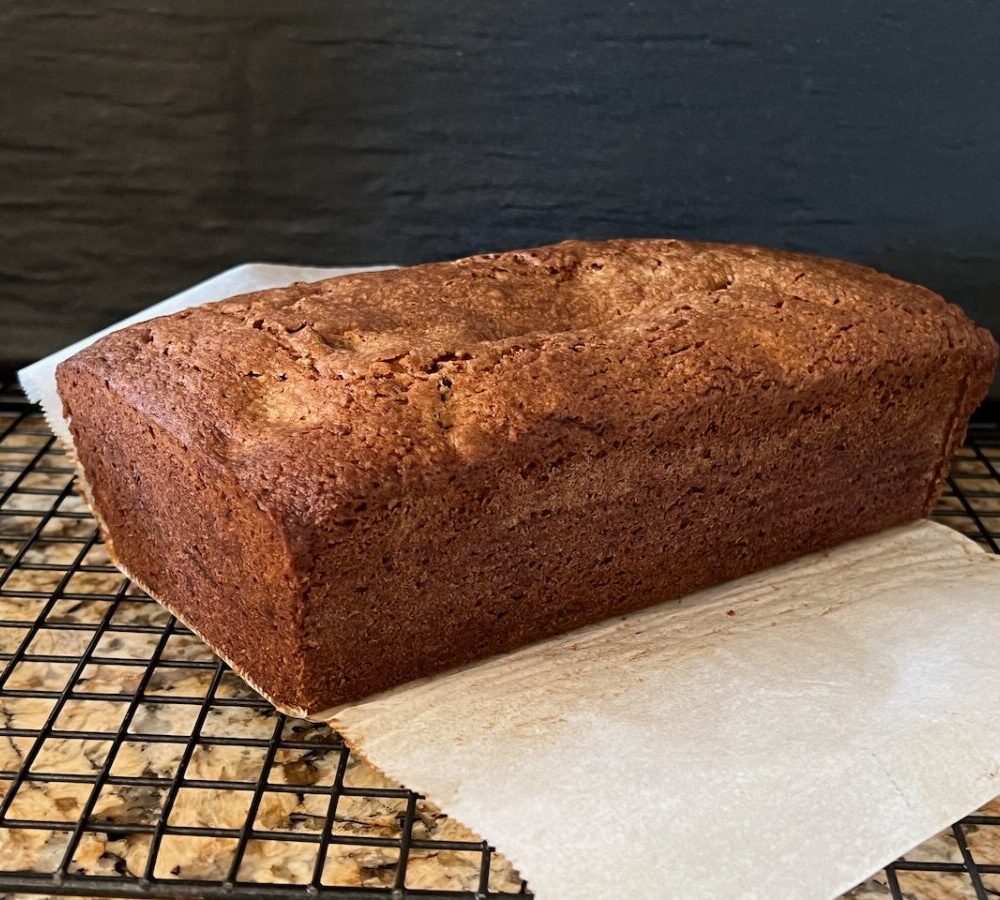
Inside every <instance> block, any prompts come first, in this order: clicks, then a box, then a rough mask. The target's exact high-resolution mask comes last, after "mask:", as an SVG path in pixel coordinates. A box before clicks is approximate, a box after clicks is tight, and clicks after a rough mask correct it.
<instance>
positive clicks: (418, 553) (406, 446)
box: [57, 240, 996, 710]
mask: <svg viewBox="0 0 1000 900" xmlns="http://www.w3.org/2000/svg"><path fill="white" fill-rule="evenodd" d="M995 359H996V346H995V344H994V343H993V341H992V339H991V338H990V337H989V335H988V334H987V332H985V331H983V330H982V329H976V328H975V327H974V326H973V325H972V323H970V322H969V321H968V319H966V318H965V316H964V315H963V314H962V313H961V312H960V311H959V310H958V309H957V308H956V307H954V306H951V305H949V304H947V303H945V301H943V300H942V299H941V298H940V297H938V296H937V295H936V294H933V293H932V292H930V291H928V290H926V289H924V288H920V287H916V286H913V285H909V284H905V283H903V282H900V281H897V280H895V279H892V278H890V277H888V276H885V275H882V274H879V273H877V272H874V271H872V270H869V269H864V268H861V267H858V266H853V265H849V264H846V263H840V262H834V261H829V260H821V259H816V258H812V257H806V256H802V255H797V254H791V253H778V252H772V251H766V250H761V249H759V248H754V247H743V246H731V245H711V244H689V243H684V242H680V241H671V240H625V241H611V242H605V243H594V244H588V243H582V242H568V243H564V244H560V245H556V246H553V247H543V248H539V249H537V250H531V251H522V252H513V253H505V254H490V255H485V256H479V257H472V258H470V259H467V260H460V261H458V262H454V263H440V264H434V265H427V266H418V267H414V268H410V269H400V270H395V271H390V272H379V273H371V274H365V275H353V276H346V277H342V278H336V279H330V280H327V281H321V282H317V283H315V284H310V285H302V284H299V285H293V286H292V287H289V288H285V289H281V290H277V291H267V292H263V293H258V294H251V295H246V296H243V297H236V298H233V299H231V300H227V301H224V302H222V303H216V304H209V305H207V306H204V307H200V308H197V309H194V310H189V311H186V312H183V313H178V314H176V315H173V316H169V317H165V318H162V319H156V320H153V321H151V322H146V323H142V324H140V325H136V326H133V327H131V328H127V329H124V330H122V331H120V332H117V333H115V334H112V335H109V336H108V337H106V338H104V339H102V340H101V341H99V342H97V343H96V344H94V345H93V346H91V347H90V348H88V349H87V350H85V351H83V352H82V353H80V354H78V355H77V356H75V357H73V358H72V359H70V360H67V361H66V362H65V363H63V364H62V366H60V368H59V371H58V373H57V374H58V380H59V386H60V393H61V396H62V397H63V400H64V403H65V405H66V408H67V413H68V415H69V418H70V422H71V428H72V430H73V435H74V440H75V441H76V444H77V449H78V452H79V454H80V458H81V462H82V465H83V467H84V470H85V471H86V473H87V477H88V480H89V481H90V483H91V487H92V491H93V495H94V497H93V499H94V503H95V505H96V507H97V509H98V512H99V513H100V515H101V517H102V519H103V520H104V521H105V523H106V526H107V529H108V531H109V533H110V535H111V537H112V539H113V540H114V544H115V548H116V552H117V554H118V556H119V558H120V560H121V563H122V565H124V566H125V567H127V568H129V569H130V570H131V571H133V572H134V573H135V574H136V575H137V576H138V577H139V579H140V580H141V581H142V582H143V583H144V584H147V585H149V587H150V589H151V590H152V591H153V592H154V594H155V595H156V596H158V597H161V598H162V599H163V600H164V602H165V603H167V604H168V605H169V606H170V607H171V608H172V609H175V610H176V611H178V612H179V613H180V614H181V616H182V617H183V618H184V619H185V620H186V621H188V622H189V623H190V624H191V625H192V627H194V628H195V629H196V630H198V631H199V632H200V633H201V634H202V635H203V636H204V637H205V638H206V639H207V640H208V641H209V643H210V644H212V645H213V646H214V647H216V648H217V649H219V650H220V652H222V654H223V655H224V656H225V657H226V658H227V659H229V660H231V661H233V662H234V663H236V664H237V665H238V666H239V668H240V669H241V670H243V671H245V672H246V673H247V674H248V676H249V677H250V678H251V679H252V680H253V681H254V682H255V683H257V684H258V685H260V686H261V687H262V688H263V689H264V691H265V693H267V694H268V695H269V696H271V697H273V698H275V699H276V700H277V701H278V702H279V703H280V704H281V705H283V706H286V707H290V708H302V709H308V710H316V709H320V708H325V707H329V706H332V705H335V704H336V703H339V702H341V701H344V700H349V699H356V698H358V697H360V696H363V695H364V694H367V693H370V692H373V691H378V690H382V689H384V688H387V687H390V686H392V685H394V684H396V683H399V682H401V681H403V680H406V679H409V678H412V677H418V676H422V675H427V674H430V673H432V672H434V671H439V670H441V669H443V668H447V667H450V666H454V665H458V664H461V663H464V662H468V661H470V660H472V659H476V658H479V657H482V656H484V655H487V654H489V653H493V652H499V651H503V650H507V649H510V648H512V647H515V646H518V645H520V644H523V643H525V642H527V641H530V640H534V639H538V638H540V637H544V636H546V635H548V634H552V633H556V632H559V631H564V630H567V629H569V628H573V627H578V626H580V625H583V624H587V623H588V622H592V621H596V620H597V619H600V618H603V617H606V616H608V615H612V614H614V613H617V612H625V611H628V610H630V609H636V608H640V607H642V606H645V605H649V604H650V603H654V602H657V601H659V600H664V599H668V598H670V597H675V596H679V595H681V594H683V593H686V592H688V591H691V590H695V589H698V588H701V587H704V586H707V585H709V584H712V583H715V582H718V581H721V580H723V579H725V578H730V577H735V576H738V575H742V574H745V573H747V572H749V571H752V570H753V569H756V568H760V567H762V566H765V565H771V564H775V563H778V562H781V561H783V560H786V559H788V558H790V557H792V556H795V555H798V554H801V553H806V552H810V551H812V550H815V549H818V548H819V547H822V546H825V545H828V544H831V543H834V542H837V541H840V540H845V539H847V538H850V537H854V536H858V535H861V534H865V533H869V532H872V531H875V530H878V529H880V528H883V527H886V526H888V525H892V524H897V523H899V522H902V521H905V520H907V519H911V518H916V517H919V516H921V515H925V514H926V513H927V512H928V510H929V508H930V504H931V503H932V502H933V498H934V496H935V495H936V492H937V491H938V490H939V489H940V484H941V481H942V477H943V474H944V469H945V466H946V464H947V458H948V454H949V453H950V450H951V449H952V448H953V447H954V446H955V444H956V443H957V441H959V440H960V439H961V435H962V433H963V432H964V428H965V424H966V421H967V418H968V416H969V414H970V413H971V410H972V409H973V408H974V406H975V405H976V404H977V403H978V402H979V401H980V400H981V398H982V396H983V395H984V393H985V391H986V388H987V385H988V384H989V381H990V377H991V373H992V369H993V366H994V364H995Z"/></svg>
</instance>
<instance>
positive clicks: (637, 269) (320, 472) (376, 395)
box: [59, 239, 993, 523]
mask: <svg viewBox="0 0 1000 900" xmlns="http://www.w3.org/2000/svg"><path fill="white" fill-rule="evenodd" d="M992 352H993V344H992V339H991V338H990V337H989V335H988V333H987V332H985V331H984V330H982V329H977V328H975V326H974V325H973V324H972V323H971V322H969V320H968V319H967V318H966V317H965V316H964V315H963V314H962V313H961V312H960V311H959V310H958V309H957V307H954V306H952V305H950V304H947V303H946V302H945V301H944V300H942V298H941V297H939V296H938V295H936V294H934V293H933V292H931V291H929V290H927V289H925V288H921V287H917V286H915V285H911V284H907V283H905V282H901V281H898V280H896V279H894V278H891V277H889V276H887V275H883V274H880V273H878V272H875V271H873V270H871V269H867V268H863V267H861V266H856V265H851V264H848V263H843V262H837V261H832V260H826V259H818V258H815V257H810V256H805V255H801V254H795V253H786V252H777V251H772V250H764V249H761V248H757V247H751V246H734V245H722V244H706V243H688V242H684V241H679V240H654V239H649V240H638V239H635V240H614V241H606V242H599V243H597V242H595V243H590V242H581V241H568V242H565V243H562V244H556V245H553V246H548V247H541V248H537V249H533V250H523V251H519V252H507V253H491V254H484V255H480V256H474V257H470V258H468V259H462V260H458V261H456V262H446V263H434V264H429V265H421V266H414V267H411V268H404V269H396V270H391V271H380V272H373V273H368V274H360V275H347V276H342V277H339V278H333V279H329V280H325V281H319V282H315V283H312V284H294V285H291V286H290V287H287V288H282V289H279V290H271V291H263V292H260V293H254V294H246V295H243V296H239V297H234V298H232V299H229V300H225V301H222V302H219V303H212V304H207V305H205V306H201V307H198V308H195V309H190V310H187V311H184V312H180V313H176V314H174V315H171V316H166V317H163V318H159V319H154V320H152V321H149V322H145V323H141V324H138V325H134V326H131V327H129V328H125V329H123V330H121V331H118V332H115V333H113V334H111V335H108V336H107V337H104V338H102V339H101V340H99V341H97V342H96V343H94V344H93V345H92V346H90V347H89V348H87V349H86V350H84V351H82V352H81V353H80V354H78V355H77V356H75V357H73V358H71V359H70V360H68V361H66V362H65V363H63V364H62V366H61V367H60V374H59V377H60V378H66V377H71V376H72V371H73V369H74V367H81V366H82V367H86V368H87V369H88V370H89V371H90V372H92V373H99V374H100V375H101V377H102V378H104V379H105V380H106V381H107V382H108V385H109V387H110V388H111V389H112V390H114V391H115V392H116V393H117V394H118V395H120V396H121V397H122V399H124V400H125V401H126V402H127V403H128V404H130V405H131V406H132V407H133V408H134V409H135V410H136V411H137V412H138V413H139V415H141V416H142V417H144V418H145V419H146V420H148V421H149V422H150V424H151V426H155V427H160V428H163V429H165V430H166V431H167V432H168V433H169V434H170V435H171V437H172V438H175V439H176V440H177V441H179V442H180V444H181V445H182V446H184V447H185V448H189V449H191V450H192V451H194V452H198V453H202V454H204V455H205V456H206V458H208V459H211V460H212V461H213V464H219V465H223V466H225V467H227V469H230V470H231V471H233V472H235V473H236V475H237V477H238V478H239V479H240V480H241V482H243V483H244V484H245V485H247V487H248V489H249V490H251V491H252V493H253V495H254V496H256V497H258V498H259V502H260V504H261V505H262V506H268V505H272V504H275V503H278V504H280V505H282V507H283V508H284V510H285V512H286V514H287V515H288V516H290V517H292V518H293V519H294V518H300V519H301V520H302V521H303V522H306V521H309V522H313V523H315V521H316V518H317V516H319V517H320V518H322V517H323V516H332V517H335V518H336V517H338V516H340V517H343V515H344V510H345V508H347V507H349V505H350V503H351V502H356V501H357V500H358V498H361V497H369V496H372V495H373V494H378V493H379V492H380V491H386V492H387V493H388V494H391V493H393V492H396V493H398V491H399V485H400V483H403V484H406V483H411V484H412V483H413V482H414V481H417V480H420V481H422V482H427V481H433V480H434V479H442V478H447V473H448V471H449V469H453V467H454V465H455V464H463V465H467V464H476V463H483V464H489V461H490V460H491V459H495V458H497V456H498V454H500V455H502V454H503V453H505V452H510V451H511V449H512V448H514V449H516V450H517V453H518V454H519V455H522V456H528V455H530V454H531V453H532V452H535V450H536V449H537V448H539V447H547V446H550V445H551V443H552V441H554V440H557V438H558V433H560V432H565V430H566V429H583V430H587V431H590V432H594V431H597V432H598V433H600V434H602V435H606V436H607V438H608V441H609V442H610V443H612V444H613V443H614V441H615V440H625V438H624V437H623V436H624V435H627V432H628V430H629V429H630V428H631V427H632V426H633V425H634V423H635V421H636V420H637V419H642V418H644V417H648V416H651V415H663V414H664V413H666V414H668V415H677V416H682V415H683V412H684V409H685V407H686V405H687V404H688V403H690V402H692V400H693V398H697V397H704V396H705V395H706V394H709V393H717V394H718V402H719V403H720V404H722V405H723V406H724V405H726V404H727V403H730V402H732V403H736V404H738V403H739V402H740V401H739V400H738V399H736V398H738V397H739V395H740V392H741V388H742V387H743V386H745V385H746V383H747V382H748V381H756V382H758V383H759V384H760V385H763V386H765V387H766V386H768V385H774V386H775V387H779V386H784V387H788V388H791V389H792V390H793V391H796V392H802V393H803V396H804V397H813V398H814V397H816V396H821V394H822V390H823V384H824V380H825V379H826V378H827V377H828V376H829V375H830V374H831V373H832V372H834V371H837V372H839V373H840V375H842V374H843V370H844V368H845V367H847V368H848V369H849V370H851V371H856V372H857V373H858V376H859V377H868V376H869V375H870V373H871V372H873V371H875V370H877V368H878V367H879V366H882V365H901V364H903V365H905V364H906V363H907V361H908V360H912V359H913V358H914V357H917V356H919V357H924V358H927V359H934V358H939V357H943V356H944V355H946V354H947V355H954V354H961V355H967V356H968V362H969V366H970V370H971V369H972V368H978V369H982V364H981V361H982V360H983V359H984V358H985V357H987V356H989V355H990V354H992ZM977 361H979V362H977ZM817 392H818V393H817ZM736 412H739V410H738V409H737V410H736ZM744 413H746V414H752V413H753V410H744Z"/></svg>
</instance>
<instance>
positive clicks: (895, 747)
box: [20, 264, 1000, 900]
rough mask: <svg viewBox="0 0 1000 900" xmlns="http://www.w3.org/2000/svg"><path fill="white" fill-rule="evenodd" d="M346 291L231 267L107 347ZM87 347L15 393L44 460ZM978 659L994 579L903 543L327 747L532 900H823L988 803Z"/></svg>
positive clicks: (988, 643) (986, 646) (871, 548)
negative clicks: (471, 849) (499, 857)
mask: <svg viewBox="0 0 1000 900" xmlns="http://www.w3.org/2000/svg"><path fill="white" fill-rule="evenodd" d="M349 271H358V269H316V268H312V269H303V268H298V267H291V266H270V265H256V264H254V265H246V266H240V267H237V268H236V269H232V270H230V271H228V272H225V273H223V274H221V275H219V276H217V277H216V278H213V279H210V280H209V281H206V282H203V283H202V284H200V285H197V286H196V287H194V288H192V289H191V290H189V291H186V292H184V293H182V294H179V295H177V296H176V297H172V298H170V299H168V300H166V301H163V302H162V303H160V304H157V305H155V306H153V307H151V308H150V309H148V310H145V311H144V312H142V313H140V314H139V315H137V316H135V317H133V318H131V319H129V320H127V321H126V322H123V323H119V325H117V326H114V327H115V328H117V327H121V326H122V325H125V324H130V323H131V322H133V321H141V320H144V319H148V318H151V317H153V316H155V315H162V314H165V313H168V312H172V311H175V310H177V309H182V308H184V307H186V306H192V305H195V304H198V303H203V302H206V301H209V300H216V299H222V298H223V297H227V296H231V295H232V294H236V293H240V292H243V291H250V290H258V289H263V288H267V287H274V286H278V285H281V284H286V283H289V282H291V281H296V280H315V279H317V278H322V277H328V276H329V275H335V274H342V273H345V272H349ZM108 330H113V329H108ZM102 333H103V332H102ZM98 336H99V335H94V336H93V337H92V338H88V339H86V340H84V341H81V342H80V343H78V344H76V345H74V346H73V347H70V348H67V349H66V350H65V351H63V352H61V353H58V354H54V355H53V356H52V357H48V358H47V359H45V360H42V361H41V362H39V363H36V364H35V365H33V366H30V367H28V368H27V369H25V370H23V371H22V372H21V373H20V377H21V382H22V385H23V386H24V387H25V389H26V391H27V393H28V394H29V396H31V397H32V399H34V400H39V401H41V403H42V405H43V408H44V410H45V412H46V415H47V417H48V419H49V422H50V424H51V425H52V427H53V430H54V431H55V432H56V434H57V435H59V436H60V437H62V438H64V439H68V433H67V431H66V427H65V422H64V421H63V419H62V415H61V405H60V404H59V401H58V397H57V396H56V393H55V384H54V378H53V374H54V370H55V366H56V365H57V364H58V362H59V361H61V360H62V359H64V358H65V357H66V356H68V355H70V354H72V353H73V352H76V351H77V350H78V349H80V348H81V347H83V346H85V345H86V344H87V343H89V342H90V341H91V340H93V339H96V337H98ZM331 627H335V623H333V624H332V625H331ZM998 649H1000V558H996V557H993V556H991V555H989V554H987V553H985V552H984V551H982V550H980V549H979V548H978V547H977V546H976V545H975V544H973V543H972V542H971V541H969V540H968V539H966V538H963V537H962V536H960V535H958V534H957V533H955V532H953V531H951V530H949V529H947V528H944V527H943V526H939V525H933V524H931V523H926V522H925V523H916V524H913V525H910V526H907V527H905V528H901V529H896V530H894V531H891V532H886V533H884V534H882V535H878V536H875V537H873V538H867V539H864V540H861V541H856V542H854V543H851V544H848V545H844V546H841V547H838V548H836V549H834V550H832V551H829V552H827V553H824V554H819V555H816V556H813V557H809V558H806V559H803V560H800V561H798V562H795V563H791V564H789V565H787V566H783V567H780V568H777V569H773V570H770V571H768V572H765V573H762V574H760V575H756V576H753V577H751V578H747V579H743V580H741V581H738V582H732V583H730V584H728V585H723V586H722V587H719V588H715V589H712V590H710V591H705V592H702V593H700V594H697V595H693V596H691V597H689V598H687V599H685V600H684V601H681V602H674V603H668V604H665V605H663V606H661V607H657V608H655V609H652V610H648V611H646V612H643V613H640V614H637V615H634V616H630V617H627V618H625V619H619V620H615V621H612V622H609V623H604V624H602V625H599V626H595V627H593V628H589V629H586V630H584V631H581V632H577V633H575V634H573V635H569V636H566V637H562V638H557V639H555V640H552V641H548V642H545V643H543V644H539V645H536V646H533V647H530V648H527V649H525V650H522V651H520V652H518V653H515V654H511V655H508V656H505V657H500V658H497V659H493V660H489V661H486V662H484V663H481V664H478V665H475V666H472V667H468V668H466V669H463V670H460V671H457V672H453V673H450V674H447V675H444V676H441V677H438V678H434V679H430V680H427V681H423V682H417V683H414V684H411V685H408V686H406V687H403V688H401V689H398V690H396V691H394V692H391V693H389V694H386V695H383V696H381V697H377V698H373V699H371V700H369V701H367V702H365V703H361V704H357V705H353V706H350V707H346V708H344V709H341V710H339V711H338V712H337V714H336V715H335V717H334V720H333V724H334V726H335V727H337V728H339V729H341V730H342V731H343V732H344V733H345V735H346V736H347V737H348V738H349V739H350V740H351V741H352V742H353V743H355V745H356V746H358V747H359V748H360V749H361V751H362V752H364V753H365V755H367V756H368V758H369V759H370V760H371V761H372V762H373V763H374V764H375V765H377V766H379V767H381V768H382V769H383V770H384V771H386V772H387V773H388V774H390V775H391V776H393V777H395V778H397V779H399V780H401V781H403V782H404V783H405V784H407V785H408V786H410V787H412V788H415V789H417V790H421V791H423V792H425V793H427V794H428V796H430V797H431V798H432V799H433V800H435V801H436V802H438V803H439V804H440V805H441V806H442V807H443V808H444V810H445V811H446V812H448V813H449V814H451V815H453V816H455V817H456V818H458V819H460V820H462V821H464V822H465V823H466V824H468V825H469V826H471V827H472V828H474V829H476V830H477V831H478V832H479V833H480V834H482V835H484V836H485V837H487V838H488V839H489V840H490V841H491V842H492V843H494V844H495V845H496V846H497V847H498V849H499V850H500V851H501V852H503V853H504V854H506V855H507V856H508V858H510V859H511V860H512V861H513V862H514V863H515V864H516V865H517V866H519V867H520V869H521V871H522V873H523V874H524V875H525V876H526V877H527V878H528V879H529V883H530V885H531V887H532V888H533V889H534V890H535V891H536V892H537V894H538V896H539V898H540V900H564V898H565V900H569V898H574V900H577V898H584V897H586V898H590V900H600V898H616V900H617V898H634V900H642V898H674V897H676V898H691V900H697V898H706V900H707V898H711V900H719V898H723V897H724V898H727V900H731V898H762V900H763V898H766V900H779V898H822V900H825V898H830V897H834V896H836V895H838V894H839V893H840V892H842V891H843V890H845V889H847V888H850V887H851V886H853V885H854V884H856V883H857V882H859V881H861V880H862V879H864V878H865V877H867V876H868V875H869V874H870V873H871V872H873V871H875V870H877V869H878V868H880V867H881V866H882V865H884V864H885V863H887V862H889V861H890V860H892V859H894V858H895V857H896V856H898V855H900V854H901V853H904V852H905V851H907V850H909V849H910V848H911V847H913V846H915V845H916V844H918V843H919V842H920V841H922V840H923V839H925V838H926V837H929V836H930V835H931V834H933V833H935V832H936V831H938V830H940V829H941V828H943V827H946V826H947V825H949V824H950V823H951V822H952V821H954V820H955V819H957V818H959V817H961V816H962V815H964V814H966V813H968V812H970V811H971V810H973V809H975V808H976V807H978V806H980V805H981V804H982V803H984V802H986V801H987V800H989V799H991V798H992V797H993V796H995V795H996V794H998V793H1000V781H998V772H1000V665H998V664H997V663H998V662H1000V656H998Z"/></svg>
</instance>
